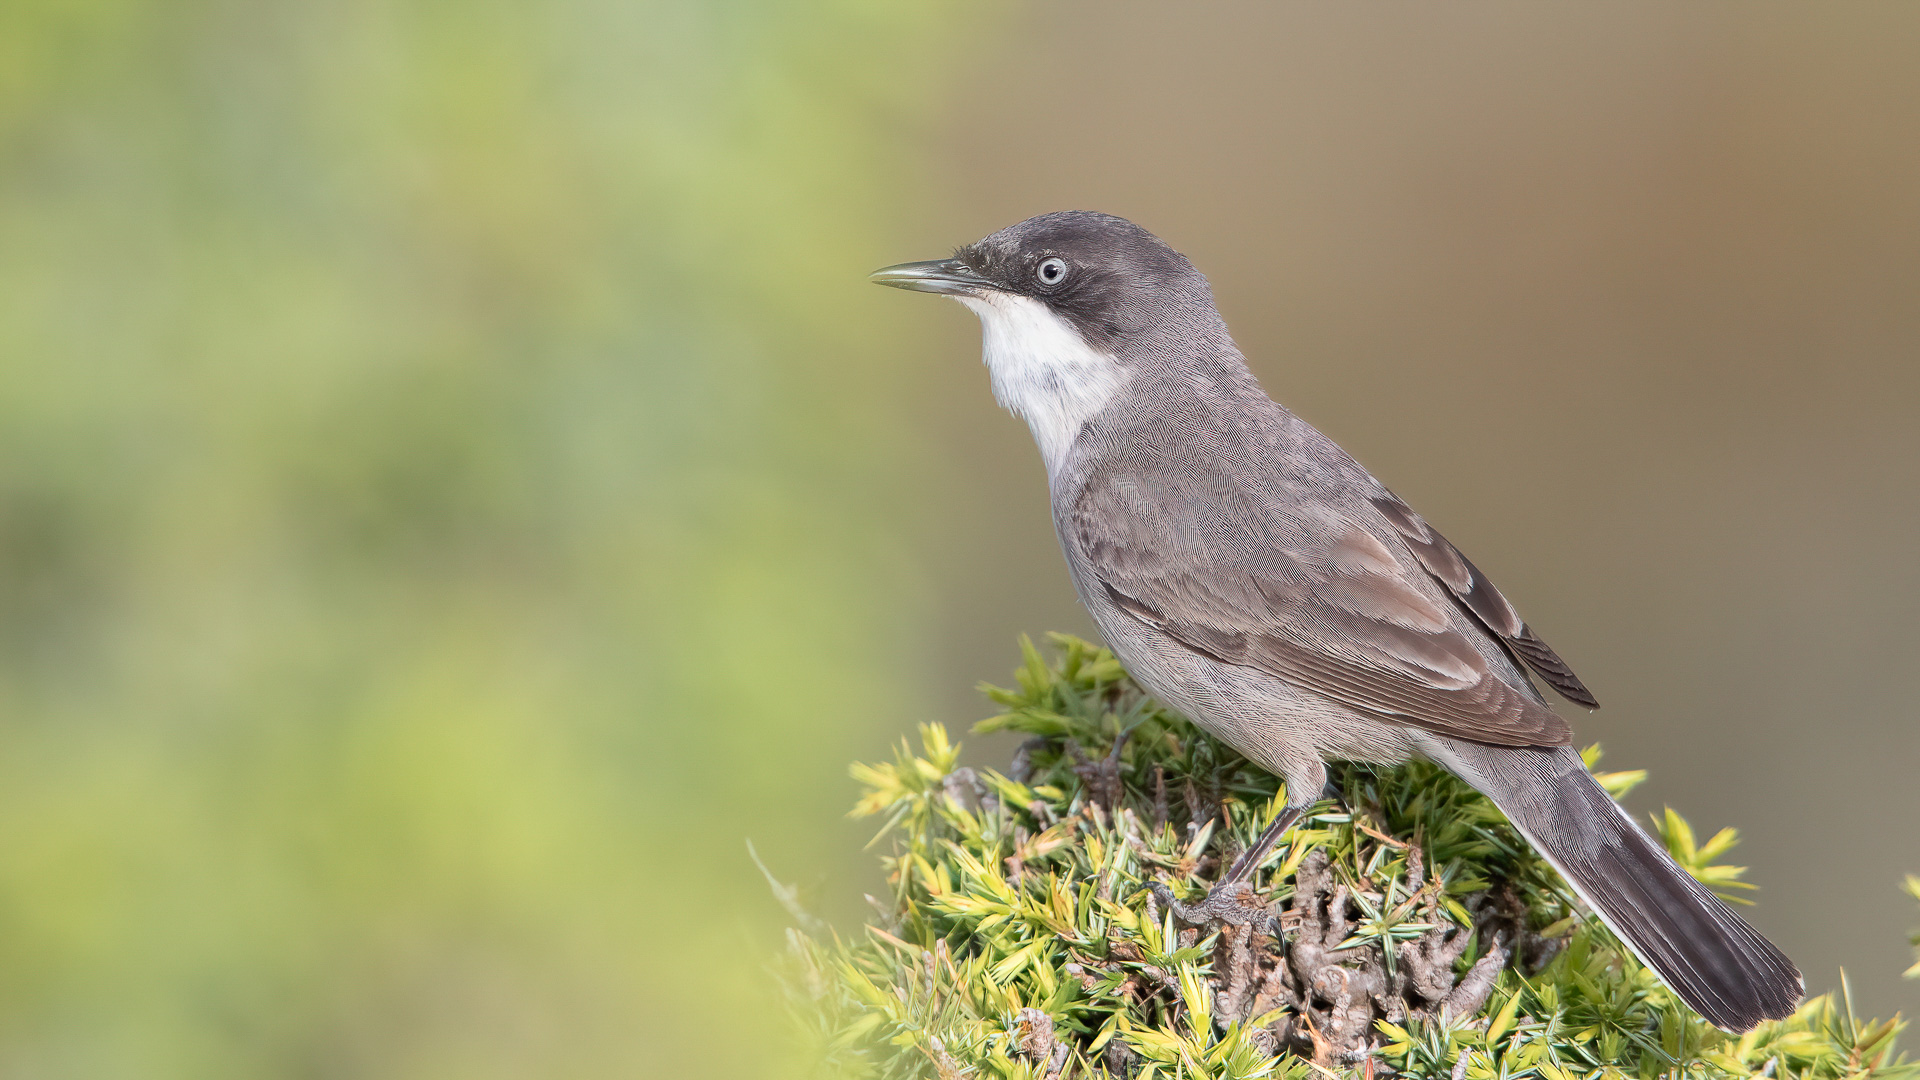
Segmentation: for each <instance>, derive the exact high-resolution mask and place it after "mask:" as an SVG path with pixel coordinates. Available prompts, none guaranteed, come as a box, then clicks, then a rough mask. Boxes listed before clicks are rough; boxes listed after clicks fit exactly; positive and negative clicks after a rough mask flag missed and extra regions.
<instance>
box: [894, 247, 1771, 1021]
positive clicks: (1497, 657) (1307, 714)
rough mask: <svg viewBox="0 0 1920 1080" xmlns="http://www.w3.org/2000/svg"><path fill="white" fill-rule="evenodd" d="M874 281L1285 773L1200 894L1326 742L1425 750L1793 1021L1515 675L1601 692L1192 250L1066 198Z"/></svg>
mask: <svg viewBox="0 0 1920 1080" xmlns="http://www.w3.org/2000/svg"><path fill="white" fill-rule="evenodd" d="M871 280H873V281H874V282H876V283H878V284H881V285H887V286H892V287H895V288H900V289H908V290H912V291H917V292H925V293H934V294H938V295H944V296H948V297H951V298H952V299H954V300H957V301H959V302H960V303H961V304H963V305H965V306H966V307H968V308H970V309H972V310H973V312H974V313H975V314H977V315H978V316H979V318H980V324H981V340H982V356H983V359H984V361H985V363H986V367H987V369H988V373H989V376H990V379H991V382H992V387H993V393H994V396H995V398H996V399H998V401H999V403H1000V404H1001V405H1002V406H1004V407H1005V408H1006V409H1008V410H1009V411H1011V412H1013V413H1014V414H1016V415H1018V416H1019V417H1021V418H1023V419H1024V420H1025V421H1026V422H1027V426H1028V427H1029V429H1030V430H1031V431H1032V434H1033V438H1034V442H1035V444H1036V445H1037V446H1038V448H1039V451H1040V456H1041V458H1042V460H1043V462H1044V463H1045V465H1046V471H1047V481H1048V490H1049V493H1050V498H1051V501H1052V510H1053V522H1054V527H1055V532H1056V533H1057V535H1058V539H1059V541H1060V546H1061V549H1062V551H1063V552H1064V554H1065V556H1066V562H1067V567H1068V570H1069V572H1070V574H1071V576H1072V579H1073V585H1074V589H1075V591H1076V592H1077V593H1078V595H1079V598H1080V601H1081V602H1082V604H1083V605H1084V606H1085V607H1086V609H1087V611H1088V613H1089V614H1090V615H1091V616H1092V618H1093V621H1094V623H1095V625H1096V626H1097V627H1098V628H1099V630H1100V633H1101V635H1102V637H1103V638H1104V639H1105V640H1106V642H1107V644H1108V645H1109V646H1110V647H1111V648H1112V650H1113V652H1114V654H1115V655H1116V656H1118V657H1119V659H1120V660H1121V662H1122V663H1123V664H1124V665H1125V667H1126V669H1127V671H1128V672H1129V673H1130V674H1131V675H1132V676H1133V677H1134V678H1135V680H1136V681H1138V682H1139V683H1140V684H1141V685H1142V686H1144V687H1145V688H1146V689H1147V690H1148V691H1149V692H1150V693H1152V694H1153V695H1154V696H1155V697H1156V698H1158V699H1159V700H1160V701H1161V702H1162V703H1163V704H1165V705H1167V706H1170V707H1171V708H1172V709H1174V710H1175V711H1177V712H1179V713H1181V714H1182V715H1184V716H1185V717H1187V718H1188V719H1189V720H1191V721H1193V722H1194V723H1195V724H1196V725H1198V726H1199V727H1200V728H1202V729H1204V730H1205V731H1207V732H1209V733H1211V734H1213V735H1214V736H1216V737H1218V738H1219V739H1221V740H1223V741H1224V742H1226V743H1227V744H1228V745H1229V746H1232V747H1233V748H1234V749H1235V750H1236V751H1238V752H1239V753H1241V754H1242V755H1244V756H1245V757H1246V758H1247V759H1248V760H1250V761H1252V762H1254V763H1255V764H1257V765H1259V766H1260V767H1261V768H1263V769H1266V770H1267V771H1269V772H1271V773H1273V774H1274V775H1276V776H1278V777H1279V778H1281V779H1282V780H1283V781H1285V786H1286V787H1285V790H1286V796H1287V797H1286V801H1285V805H1284V807H1283V808H1282V809H1281V810H1280V811H1279V812H1278V813H1277V814H1276V816H1275V817H1274V819H1273V821H1272V822H1271V823H1270V824H1269V825H1268V827H1267V828H1266V829H1265V830H1264V832H1263V833H1262V834H1261V836H1260V837H1259V839H1258V840H1257V841H1255V843H1254V845H1253V846H1252V847H1250V848H1249V849H1248V850H1246V851H1245V852H1243V853H1241V855H1240V856H1239V857H1238V858H1237V859H1236V860H1235V861H1234V863H1233V865H1232V866H1230V867H1229V868H1228V870H1227V872H1226V873H1225V874H1224V875H1223V876H1222V878H1221V879H1220V881H1219V882H1218V883H1216V884H1215V885H1214V886H1213V887H1212V890H1211V891H1210V892H1209V894H1208V897H1207V899H1206V900H1205V901H1204V902H1203V903H1202V904H1200V905H1198V908H1199V909H1200V910H1202V911H1206V912H1214V913H1219V912H1223V911H1230V910H1231V909H1233V907H1234V906H1235V905H1236V904H1244V903H1245V902H1246V897H1247V896H1249V895H1250V893H1251V884H1250V883H1251V880H1252V878H1253V875H1254V873H1255V871H1256V870H1257V869H1258V867H1259V866H1260V865H1261V863H1262V862H1263V861H1264V860H1265V859H1266V858H1267V856H1268V855H1269V854H1270V853H1271V852H1272V850H1273V847H1274V845H1275V844H1276V843H1277V842H1278V841H1279V840H1280V839H1281V838H1282V837H1283V836H1284V835H1285V833H1286V832H1287V831H1288V830H1289V829H1291V828H1292V827H1293V826H1294V824H1295V823H1296V822H1298V821H1299V820H1300V818H1301V816H1302V815H1303V814H1304V813H1305V812H1306V811H1307V810H1308V809H1309V808H1310V807H1311V806H1312V805H1313V803H1314V801H1315V800H1316V799H1318V798H1319V796H1320V792H1321V790H1322V788H1323V787H1324V786H1325V784H1326V779H1327V772H1326V762H1327V761H1328V760H1348V761H1359V762H1370V763H1378V764H1398V763H1401V762H1405V761H1408V760H1410V759H1416V758H1424V759H1426V760H1428V761H1431V762H1434V763H1436V764H1438V765H1439V766H1441V767H1443V768H1445V769H1446V770H1448V771H1449V772H1451V773H1453V774H1454V775H1456V776H1458V777H1459V778H1460V779H1462V780H1464V781H1465V782H1466V783H1468V784H1469V785H1471V786H1472V787H1474V788H1475V789H1477V790H1478V791H1480V792H1481V793H1482V794H1484V795H1485V796H1486V797H1487V798H1488V799H1490V800H1491V801H1492V802H1493V803H1494V805H1495V806H1497V807H1499V809H1500V810H1501V812H1502V813H1503V814H1505V815H1506V817H1507V819H1508V820H1509V821H1510V822H1512V824H1513V825H1514V826H1515V828H1517V829H1518V830H1519V832H1520V833H1521V835H1523V836H1524V837H1525V838H1526V839H1527V841H1528V842H1529V843H1531V844H1532V846H1533V847H1534V849H1535V850H1537V851H1538V852H1539V853H1540V854H1541V855H1542V856H1544V857H1545V858H1546V859H1547V861H1548V862H1549V863H1551V864H1552V865H1553V866H1554V867H1555V868H1556V869H1557V870H1558V871H1559V872H1560V874H1561V875H1562V876H1563V877H1564V878H1565V879H1566V881H1567V883H1568V884H1569V885H1571V886H1572V888H1573V890H1574V891H1575V892H1576V893H1577V894H1578V895H1579V896H1580V898H1581V899H1582V900H1583V901H1584V902H1585V904H1586V905H1587V907H1588V908H1590V909H1591V910H1592V911H1593V912H1594V913H1595V914H1597V915H1598V916H1599V917H1600V919H1601V920H1602V921H1603V922H1605V924H1606V925H1607V926H1608V927H1610V928H1611V929H1612V930H1613V932H1614V934H1615V935H1616V936H1617V937H1619V938H1620V940H1622V941H1623V942H1625V943H1626V945H1627V946H1628V947H1629V948H1631V949H1632V950H1633V952H1634V953H1635V954H1636V955H1637V956H1638V957H1639V958H1640V959H1641V960H1642V961H1644V962H1645V963H1646V965H1647V966H1648V967H1650V968H1652V969H1653V971H1654V972H1655V973H1656V974H1657V975H1658V976H1659V977H1660V979H1661V980H1662V981H1664V982H1665V983H1666V985H1667V986H1668V987H1670V988H1671V989H1672V990H1673V991H1674V992H1675V993H1676V994H1677V995H1678V996H1679V998H1680V999H1681V1000H1682V1001H1684V1002H1685V1003H1686V1004H1687V1005H1688V1006H1689V1007H1690V1008H1692V1009H1693V1010H1694V1011H1695V1012H1696V1013H1698V1014H1699V1015H1700V1016H1702V1017H1703V1018H1705V1019H1706V1020H1707V1021H1709V1022H1710V1023H1712V1024H1714V1025H1715V1026H1717V1027H1719V1028H1721V1029H1723V1030H1727V1031H1733V1032H1742V1031H1747V1030H1750V1029H1752V1028H1753V1027H1755V1026H1756V1025H1758V1024H1759V1023H1761V1022H1762V1021H1765V1020H1769V1019H1778V1018H1782V1017H1786V1016H1788V1015H1790V1014H1791V1013H1792V1012H1793V1010H1794V1008H1795V1007H1796V1005H1797V1004H1798V1003H1799V1001H1800V1000H1801V998H1802V997H1803V995H1804V990H1805V985H1804V982H1803V980H1802V979H1801V976H1800V972H1799V971H1798V969H1796V968H1795V967H1794V965H1793V962H1792V961H1790V960H1789V959H1788V958H1787V957H1786V956H1785V955H1784V954H1783V953H1782V952H1781V951H1780V950H1779V949H1778V948H1776V947H1775V946H1774V945H1773V943H1771V942H1770V941H1768V940H1767V939H1766V938H1765V937H1763V936H1762V935H1761V934H1760V933H1759V932H1758V931H1756V930H1755V929H1754V928H1753V927H1752V926H1751V925H1749V924H1748V923H1747V922H1746V921H1745V920H1744V919H1742V918H1740V916H1738V915H1736V914H1735V913H1734V912H1733V911H1732V910H1731V909H1730V908H1729V907H1728V906H1727V905H1726V904H1725V903H1724V902H1722V901H1721V900H1720V898H1719V897H1717V896H1715V895H1714V894H1713V893H1712V892H1711V891H1709V890H1708V889H1706V888H1705V887H1704V886H1702V885H1701V884H1700V883H1699V882H1698V881H1696V880H1695V879H1694V878H1693V877H1692V876H1691V875H1690V874H1688V873H1687V872H1686V871H1685V870H1684V869H1682V868H1681V867H1680V866H1679V865H1678V864H1677V863H1675V862H1674V860H1673V859H1672V857H1671V856H1669V855H1668V853H1667V851H1666V850H1665V848H1664V847H1663V846H1662V845H1661V844H1658V843H1656V842H1655V841H1654V840H1653V839H1652V838H1651V837H1649V836H1648V835H1647V833H1646V832H1644V831H1643V830H1641V829H1640V828H1639V827H1638V826H1637V825H1636V824H1635V823H1634V822H1633V820H1632V819H1631V818H1630V817H1629V816H1628V815H1627V813H1626V811H1625V810H1623V809H1622V808H1621V807H1620V805H1619V804H1618V803H1617V802H1615V801H1614V800H1613V799H1612V797H1611V796H1609V795H1608V794H1607V792H1606V791H1605V789H1603V788H1602V787H1601V786H1600V785H1599V783H1598V782H1597V781H1595V780H1594V778H1593V776H1592V774H1591V773H1589V772H1588V770H1587V768H1586V765H1585V764H1584V762H1583V760H1582V758H1581V756H1580V754H1579V752H1578V751H1577V750H1575V749H1574V748H1573V745H1572V744H1573V733H1572V731H1571V729H1570V728H1569V726H1568V724H1567V722H1566V721H1565V720H1564V719H1563V718H1562V717H1561V716H1560V715H1559V714H1558V713H1556V712H1554V711H1553V709H1552V707H1551V706H1550V705H1549V704H1548V701H1547V699H1546V697H1545V695H1544V694H1543V693H1542V691H1541V689H1540V687H1539V686H1538V685H1536V684H1535V683H1534V682H1533V680H1532V679H1530V678H1529V672H1531V673H1532V675H1534V676H1537V677H1538V678H1539V679H1540V681H1541V682H1543V683H1545V684H1546V686H1547V687H1550V688H1551V689H1553V690H1554V691H1555V692H1557V693H1558V694H1560V695H1561V696H1562V697H1565V698H1566V699H1568V700H1569V701H1572V702H1574V703H1576V704H1579V705H1584V706H1587V707H1589V708H1595V707H1598V705H1599V702H1598V701H1597V699H1596V698H1595V697H1594V695H1593V694H1592V692H1591V691H1589V690H1588V689H1587V687H1586V685H1585V684H1584V683H1583V682H1581V681H1580V678H1579V677H1578V676H1577V675H1575V674H1574V672H1573V670H1572V668H1570V667H1569V666H1568V665H1567V663H1566V661H1564V660H1563V659H1561V657H1560V655H1559V654H1558V653H1556V652H1555V651H1554V650H1553V649H1552V648H1551V647H1550V646H1548V645H1547V643H1546V642H1545V641H1543V640H1542V639H1541V638H1540V636H1539V635H1538V634H1537V633H1536V632H1535V631H1534V630H1533V628H1532V627H1531V626H1529V625H1528V624H1527V623H1526V621H1525V620H1523V619H1522V618H1521V617H1520V614H1519V612H1518V611H1516V610H1515V609H1514V606H1513V605H1512V604H1511V603H1510V602H1509V601H1508V600H1507V598H1506V597H1505V596H1504V595H1502V594H1501V592H1500V590H1499V589H1497V588H1495V587H1494V585H1493V582H1491V581H1489V580H1488V579H1487V576H1486V575H1485V574H1484V573H1482V572H1481V570H1480V568H1479V567H1477V566H1475V565H1474V564H1473V563H1472V562H1471V561H1470V560H1468V558H1467V557H1466V556H1465V555H1463V554H1462V553H1461V552H1460V551H1459V549H1457V548H1456V547H1454V546H1453V544H1451V543H1449V542H1448V541H1447V539H1446V538H1445V537H1443V536H1441V535H1440V533H1439V532H1437V531H1436V530H1435V529H1434V528H1433V526H1432V525H1430V524H1429V523H1428V522H1427V520H1426V519H1425V518H1423V517H1421V516H1420V515H1419V514H1418V513H1416V512H1415V511H1414V510H1413V509H1412V508H1411V507H1409V506H1408V505H1407V503H1406V502H1405V501H1403V500H1402V499H1400V498H1399V497H1398V496H1396V495H1395V494H1394V493H1393V492H1392V491H1390V490H1389V489H1388V488H1387V487H1386V486H1385V485H1384V484H1382V483H1381V482H1380V481H1379V480H1377V479H1375V478H1374V476H1373V474H1372V473H1370V472H1368V471H1367V470H1366V469H1365V468H1364V467H1362V466H1361V465H1360V464H1359V463H1358V462H1357V461H1355V460H1354V458H1353V457H1352V456H1350V455H1349V454H1348V453H1347V452H1346V451H1345V450H1343V449H1341V448H1340V447H1339V446H1338V445H1337V444H1335V443H1334V441H1333V440H1332V439H1330V438H1328V437H1327V436H1326V435H1324V434H1322V433H1321V432H1320V431H1318V430H1317V429H1315V428H1314V427H1312V426H1311V425H1309V424H1308V423H1307V422H1306V421H1304V420H1302V419H1301V418H1300V417H1298V416H1296V415H1295V414H1294V413H1292V412H1291V411H1289V410H1288V409H1286V408H1285V407H1283V406H1282V405H1280V404H1278V403H1277V402H1275V401H1274V400H1273V399H1272V398H1270V397H1269V396H1268V395H1267V393H1266V392H1265V391H1264V390H1263V389H1262V388H1261V386H1260V383H1259V382H1258V381H1257V380H1256V379H1255V377H1254V375H1253V373H1252V371H1251V370H1250V369H1249V367H1248V365H1247V362H1246V359H1245V357H1244V356H1243V355H1242V353H1241V351H1240V349H1239V348H1238V347H1237V346H1236V345H1235V344H1234V340H1233V337H1232V336H1231V335H1230V334H1229V333H1228V330H1227V325H1226V322H1225V321H1224V320H1223V319H1222V317H1221V315H1220V312H1219V309H1218V308H1217V307H1216V305H1215V303H1214V299H1213V293H1212V289H1211V287H1210V286H1209V284H1208V282H1207V279H1206V278H1205V276H1203V275H1202V274H1201V273H1200V271H1199V270H1197V269H1195V267H1194V266H1193V264H1192V262H1190V261H1189V260H1188V259H1187V258H1186V257H1185V256H1183V255H1181V254H1180V253H1179V252H1177V251H1175V250H1174V249H1173V248H1172V247H1170V246H1169V245H1167V244H1166V243H1165V242H1164V241H1162V240H1161V239H1160V238H1158V237H1156V236H1155V235H1153V234H1152V233H1150V232H1148V231H1147V230H1146V229H1144V228H1141V227H1140V226H1138V225H1135V224H1134V223H1132V222H1130V221H1128V220H1126V219H1124V218H1120V217H1116V216H1113V215H1109V214H1103V213H1096V212H1092V211H1078V210H1076V211H1061V212H1056V213H1049V214H1042V215H1040V216H1038V217H1033V218H1029V219H1027V220H1025V221H1022V222H1019V223H1018V224H1015V225H1010V226H1008V227H1006V228H1003V229H1001V230H999V231H997V232H994V233H992V234H991V235H988V236H987V237H985V238H983V239H981V240H979V241H977V242H975V243H972V244H968V245H966V246H963V247H961V248H959V249H957V250H956V251H955V252H954V254H953V256H952V257H951V258H947V259H939V260H934V261H929V262H911V263H901V264H898V265H895V266H888V267H885V268H883V269H880V270H877V271H874V272H873V274H872V275H871ZM1162 888H1163V889H1164V887H1162ZM1165 895H1166V896H1167V897H1169V898H1170V895H1171V894H1165Z"/></svg>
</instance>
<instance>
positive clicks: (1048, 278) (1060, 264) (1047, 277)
mask: <svg viewBox="0 0 1920 1080" xmlns="http://www.w3.org/2000/svg"><path fill="white" fill-rule="evenodd" d="M1033 272H1034V275H1035V276H1037V277H1038V278H1039V279H1040V284H1042V285H1058V284H1060V283H1061V282H1062V281H1064V280H1066V277H1067V260H1065V259H1062V258H1059V257H1058V256H1056V257H1054V258H1051V259H1042V260H1041V262H1040V265H1039V266H1038V267H1036V268H1035V269H1034V271H1033Z"/></svg>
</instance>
